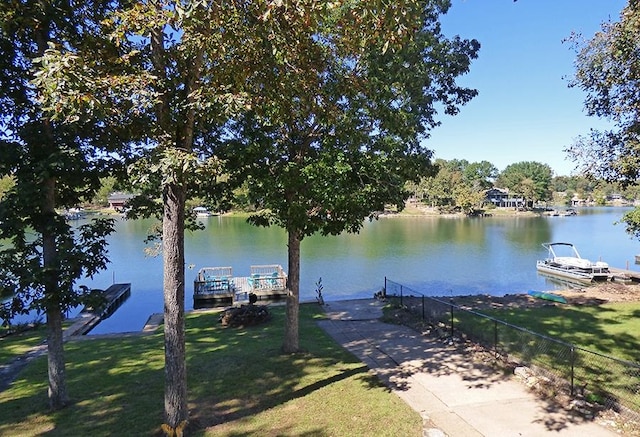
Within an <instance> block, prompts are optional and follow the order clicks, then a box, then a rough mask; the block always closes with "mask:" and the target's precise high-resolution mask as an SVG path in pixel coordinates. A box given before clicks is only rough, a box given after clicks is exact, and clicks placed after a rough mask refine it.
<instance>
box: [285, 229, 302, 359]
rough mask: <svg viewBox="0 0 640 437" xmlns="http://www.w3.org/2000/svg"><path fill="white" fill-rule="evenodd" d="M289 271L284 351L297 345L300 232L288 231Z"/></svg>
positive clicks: (294, 350)
mask: <svg viewBox="0 0 640 437" xmlns="http://www.w3.org/2000/svg"><path fill="white" fill-rule="evenodd" d="M288 239H289V242H288V248H289V251H288V252H289V267H288V269H289V272H288V278H287V307H286V320H285V325H284V343H283V345H282V351H283V352H284V353H295V352H298V350H299V349H300V346H299V334H298V325H299V312H300V311H299V310H300V308H299V306H300V234H299V233H298V232H297V231H291V230H290V231H289V234H288Z"/></svg>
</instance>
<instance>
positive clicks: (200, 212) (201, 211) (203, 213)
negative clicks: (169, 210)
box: [193, 206, 213, 217]
mask: <svg viewBox="0 0 640 437" xmlns="http://www.w3.org/2000/svg"><path fill="white" fill-rule="evenodd" d="M193 212H195V213H196V216H197V217H211V216H212V215H213V214H212V213H211V211H209V210H208V209H207V208H205V207H204V206H196V207H195V208H193Z"/></svg>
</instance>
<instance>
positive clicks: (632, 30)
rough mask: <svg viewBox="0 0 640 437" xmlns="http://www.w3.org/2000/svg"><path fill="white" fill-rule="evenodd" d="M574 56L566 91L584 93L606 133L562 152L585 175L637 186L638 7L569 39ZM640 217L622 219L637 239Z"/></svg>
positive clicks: (639, 99)
mask: <svg viewBox="0 0 640 437" xmlns="http://www.w3.org/2000/svg"><path fill="white" fill-rule="evenodd" d="M571 40H572V42H573V43H574V47H575V49H576V52H577V58H576V62H575V67H576V72H575V76H574V78H573V80H572V81H571V83H570V86H575V87H579V88H581V89H582V90H583V91H585V92H586V93H587V97H586V99H585V108H586V110H587V113H588V114H589V115H591V116H597V117H605V118H607V119H608V120H610V121H611V122H612V124H613V128H612V129H611V130H609V131H605V132H601V131H596V130H592V131H591V132H590V133H589V135H588V136H581V137H579V138H578V139H577V140H576V141H575V142H574V144H573V145H571V147H569V148H568V149H567V150H566V151H567V153H568V154H569V156H570V157H572V158H573V159H574V161H576V162H577V163H578V166H579V169H580V170H581V172H582V173H584V174H585V175H587V176H590V177H592V178H596V179H604V180H605V181H608V182H617V183H620V184H622V186H623V187H626V186H632V185H637V183H638V179H639V177H640V147H639V145H640V93H639V92H638V91H639V89H638V83H640V68H638V66H639V65H640V50H639V48H640V4H639V3H638V2H637V1H630V2H629V3H628V5H627V6H626V7H625V8H624V9H623V10H622V12H621V14H620V20H619V21H618V22H608V23H605V24H603V25H602V31H600V32H598V33H596V34H595V35H594V36H593V38H592V39H591V40H588V41H584V40H582V39H580V38H579V37H578V36H577V35H574V36H573V37H572V38H571ZM638 219H640V216H639V215H638V214H637V213H635V212H634V213H630V214H627V215H625V216H624V218H623V220H624V221H625V222H627V225H628V226H627V231H628V232H629V233H630V234H631V235H633V236H634V237H635V238H640V233H639V232H638V229H640V221H636V220H638Z"/></svg>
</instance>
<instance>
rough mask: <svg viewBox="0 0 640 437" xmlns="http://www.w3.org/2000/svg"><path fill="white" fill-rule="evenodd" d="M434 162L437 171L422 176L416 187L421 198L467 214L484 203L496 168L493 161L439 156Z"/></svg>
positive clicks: (449, 209) (495, 173) (445, 209)
mask: <svg viewBox="0 0 640 437" xmlns="http://www.w3.org/2000/svg"><path fill="white" fill-rule="evenodd" d="M436 166H437V167H436V168H437V172H436V174H435V175H434V176H431V177H422V178H421V180H420V183H419V184H418V185H417V187H416V192H417V193H419V197H420V198H421V199H422V201H423V202H425V203H428V204H430V205H431V206H434V207H438V208H440V210H441V211H446V212H452V211H462V212H463V213H465V214H468V215H472V214H474V213H476V212H477V211H478V210H479V209H481V208H482V207H483V205H484V201H485V197H486V196H485V191H486V189H487V188H489V187H491V186H493V182H492V180H493V179H494V178H495V177H496V175H497V171H498V170H497V169H496V167H495V166H494V165H493V164H491V163H489V162H487V161H482V162H474V163H469V162H468V161H467V160H457V159H454V160H451V161H445V160H442V159H439V160H437V161H436Z"/></svg>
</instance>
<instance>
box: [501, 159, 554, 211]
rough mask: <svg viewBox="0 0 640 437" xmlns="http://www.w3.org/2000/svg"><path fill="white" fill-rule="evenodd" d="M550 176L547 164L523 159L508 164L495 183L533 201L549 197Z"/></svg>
mask: <svg viewBox="0 0 640 437" xmlns="http://www.w3.org/2000/svg"><path fill="white" fill-rule="evenodd" d="M552 176H553V171H552V170H551V167H549V166H548V165H547V164H541V163H539V162H534V161H524V162H518V163H515V164H511V165H508V166H507V167H506V168H505V169H504V170H503V171H502V172H501V173H500V175H499V176H498V180H497V182H496V183H497V185H499V186H501V187H504V188H508V189H509V190H510V191H511V192H512V193H514V194H520V195H522V196H524V197H525V198H526V199H529V200H530V201H532V202H533V203H535V202H537V201H544V200H549V199H551V190H550V188H551V179H552Z"/></svg>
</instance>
